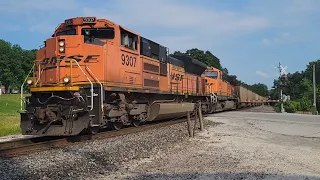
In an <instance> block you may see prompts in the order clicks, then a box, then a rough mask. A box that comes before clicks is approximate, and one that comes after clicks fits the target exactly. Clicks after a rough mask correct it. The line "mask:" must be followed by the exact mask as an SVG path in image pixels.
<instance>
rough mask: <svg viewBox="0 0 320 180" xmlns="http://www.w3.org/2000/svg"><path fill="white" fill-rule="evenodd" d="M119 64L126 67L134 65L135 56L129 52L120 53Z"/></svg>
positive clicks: (135, 62)
mask: <svg viewBox="0 0 320 180" xmlns="http://www.w3.org/2000/svg"><path fill="white" fill-rule="evenodd" d="M121 64H122V65H123V66H128V67H136V64H137V57H136V56H134V55H131V54H124V53H122V54H121Z"/></svg>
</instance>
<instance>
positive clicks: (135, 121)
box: [132, 120, 141, 127]
mask: <svg viewBox="0 0 320 180" xmlns="http://www.w3.org/2000/svg"><path fill="white" fill-rule="evenodd" d="M132 125H133V126H134V127H138V126H140V125H141V121H139V120H134V121H132Z"/></svg>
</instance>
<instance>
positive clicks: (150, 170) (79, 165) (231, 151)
mask: <svg viewBox="0 0 320 180" xmlns="http://www.w3.org/2000/svg"><path fill="white" fill-rule="evenodd" d="M257 108H258V107H257ZM254 111H255V112H257V111H258V110H257V109H256V110H254ZM219 116H220V115H219V113H217V114H215V115H212V117H207V118H205V119H206V120H205V130H204V131H202V132H199V131H196V135H195V137H194V138H189V137H188V134H187V127H186V123H181V124H176V125H172V126H170V127H162V128H158V129H153V130H148V131H145V132H140V133H136V134H130V135H124V136H119V137H114V138H110V139H105V140H99V141H91V142H85V143H79V144H75V145H72V146H70V147H67V148H61V149H54V150H49V151H43V152H38V153H35V154H32V155H29V156H23V157H17V158H12V159H0V177H1V178H0V179H134V180H135V179H320V165H319V163H318V162H319V160H320V151H319V149H320V139H319V138H312V139H311V138H303V137H293V136H288V135H282V134H278V133H273V132H269V131H265V130H261V128H260V126H256V123H257V122H258V120H256V119H249V118H246V117H245V116H242V117H219ZM192 124H193V123H192Z"/></svg>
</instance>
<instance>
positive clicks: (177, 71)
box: [168, 64, 186, 93]
mask: <svg viewBox="0 0 320 180" xmlns="http://www.w3.org/2000/svg"><path fill="white" fill-rule="evenodd" d="M169 70H170V75H169V77H168V81H169V90H170V91H171V92H174V93H183V92H185V90H184V88H183V87H185V84H186V82H185V81H184V79H186V75H185V73H184V71H183V68H181V67H178V66H176V65H173V64H169Z"/></svg>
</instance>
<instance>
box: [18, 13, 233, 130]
mask: <svg viewBox="0 0 320 180" xmlns="http://www.w3.org/2000/svg"><path fill="white" fill-rule="evenodd" d="M221 76H222V74H221V71H219V70H217V69H215V68H208V69H207V66H206V65H205V64H204V63H202V62H200V61H198V60H195V59H192V58H190V57H188V56H178V55H173V56H169V55H168V49H167V48H166V47H164V46H162V45H160V44H158V43H156V42H153V41H151V40H149V39H147V38H144V37H142V36H140V35H139V34H138V33H135V32H133V31H130V30H128V29H126V28H125V27H122V26H120V25H118V24H116V23H114V22H111V21H109V20H106V19H96V18H95V17H78V18H72V19H68V20H65V22H64V23H62V24H60V25H59V27H58V28H57V29H56V30H55V32H54V34H53V35H52V37H51V38H48V39H47V40H46V41H45V46H44V47H42V48H41V49H40V50H39V51H38V52H37V60H36V61H35V64H34V68H33V75H32V77H30V78H28V80H27V81H26V82H27V84H28V85H29V86H30V91H31V96H30V97H26V99H27V101H26V102H27V103H26V104H25V110H24V111H23V112H21V129H22V133H23V134H37V135H48V136H53V135H54V136H56V135H63V136H68V135H77V134H79V133H81V132H84V131H89V132H90V133H96V132H98V131H99V129H101V128H104V127H113V128H114V129H120V128H122V127H123V126H124V125H133V126H138V125H139V124H141V123H144V122H147V121H153V120H157V119H162V118H172V117H179V116H181V115H183V114H184V113H185V112H186V111H193V110H194V103H197V102H201V105H202V111H203V112H204V113H212V112H216V111H223V110H227V109H235V108H237V105H238V98H237V97H236V96H235V93H234V87H233V86H231V85H230V84H229V83H227V82H224V81H223V80H222V78H221Z"/></svg>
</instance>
